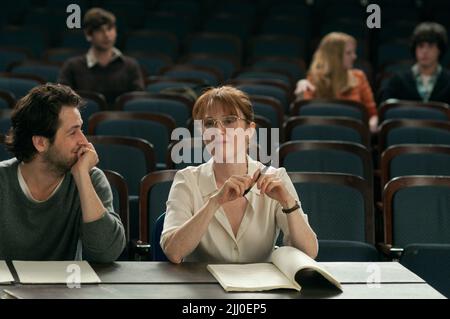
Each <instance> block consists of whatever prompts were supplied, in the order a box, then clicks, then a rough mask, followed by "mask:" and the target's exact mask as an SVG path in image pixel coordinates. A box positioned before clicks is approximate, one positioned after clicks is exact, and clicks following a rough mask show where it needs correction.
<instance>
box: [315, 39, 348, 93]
mask: <svg viewBox="0 0 450 319" xmlns="http://www.w3.org/2000/svg"><path fill="white" fill-rule="evenodd" d="M348 42H353V43H355V44H356V39H355V38H354V37H352V36H351V35H348V34H346V33H342V32H331V33H329V34H327V35H326V36H325V37H324V38H323V39H322V41H320V44H319V47H318V48H317V50H316V52H315V53H314V57H313V61H312V63H311V67H310V69H309V71H308V76H309V78H310V80H311V82H312V83H313V84H314V85H315V86H316V97H318V98H335V97H336V96H337V95H338V94H339V93H340V92H342V91H345V90H346V89H347V88H349V86H350V85H349V83H350V79H349V74H348V70H346V69H345V67H344V64H343V59H344V52H345V46H346V44H347V43H348Z"/></svg>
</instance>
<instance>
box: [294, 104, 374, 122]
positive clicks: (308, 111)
mask: <svg viewBox="0 0 450 319" xmlns="http://www.w3.org/2000/svg"><path fill="white" fill-rule="evenodd" d="M291 115H302V116H331V117H336V116H339V117H348V118H352V119H355V120H359V121H362V122H363V124H365V125H367V123H368V121H369V115H368V112H367V109H366V107H365V106H364V105H363V104H361V103H358V102H355V101H349V100H341V99H313V100H299V101H295V103H293V104H292V106H291Z"/></svg>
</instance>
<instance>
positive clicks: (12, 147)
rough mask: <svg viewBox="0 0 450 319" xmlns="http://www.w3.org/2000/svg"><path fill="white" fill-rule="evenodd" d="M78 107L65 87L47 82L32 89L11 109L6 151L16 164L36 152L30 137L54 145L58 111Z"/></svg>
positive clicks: (74, 96) (75, 96)
mask: <svg viewBox="0 0 450 319" xmlns="http://www.w3.org/2000/svg"><path fill="white" fill-rule="evenodd" d="M81 105H82V99H81V97H80V96H79V95H78V94H77V93H75V92H74V91H73V90H72V89H71V88H70V87H68V86H65V85H62V84H51V83H47V84H43V85H40V86H37V87H35V88H33V89H32V90H31V91H30V92H29V93H28V94H27V95H25V96H24V97H23V98H21V99H20V100H19V101H18V102H17V104H16V106H15V107H14V110H13V112H12V116H11V128H10V130H9V132H8V135H7V136H6V139H5V144H6V146H7V148H8V150H9V151H10V152H11V153H13V154H14V155H15V157H16V158H17V159H18V160H19V161H23V162H29V161H31V160H32V159H33V157H34V155H35V154H36V152H37V150H36V148H35V147H34V145H33V141H32V137H33V136H44V137H46V138H48V139H49V141H50V143H53V142H54V140H55V135H56V131H57V130H58V128H59V126H60V123H59V113H60V111H61V108H62V107H63V106H68V107H76V108H80V106H81Z"/></svg>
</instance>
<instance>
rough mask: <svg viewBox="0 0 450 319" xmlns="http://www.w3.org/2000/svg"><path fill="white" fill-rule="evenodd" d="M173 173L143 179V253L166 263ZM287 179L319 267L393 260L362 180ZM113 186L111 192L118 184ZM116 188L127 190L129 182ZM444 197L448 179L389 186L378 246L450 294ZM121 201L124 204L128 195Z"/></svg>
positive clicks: (332, 176)
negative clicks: (312, 234) (163, 240)
mask: <svg viewBox="0 0 450 319" xmlns="http://www.w3.org/2000/svg"><path fill="white" fill-rule="evenodd" d="M175 173H176V170H166V171H158V172H153V173H150V174H148V175H147V176H146V177H145V178H143V179H142V181H141V187H140V193H141V197H140V198H141V199H140V203H139V208H140V217H139V222H140V233H139V234H140V236H139V238H140V240H141V242H139V245H140V247H148V246H146V245H145V243H146V242H149V243H151V246H150V247H149V248H148V249H149V251H147V250H145V251H144V254H150V255H151V257H150V258H151V259H152V260H155V261H166V260H167V258H166V257H165V255H164V253H163V251H162V249H161V247H160V245H159V239H160V235H161V231H162V228H163V223H164V213H163V214H160V212H163V211H164V210H165V198H167V195H168V191H169V189H170V186H171V184H172V181H173V178H174V176H175ZM289 176H290V178H291V180H292V181H293V183H294V186H295V188H296V190H297V192H298V193H299V194H301V198H302V208H303V210H304V211H305V212H306V213H307V214H308V217H309V222H310V224H311V226H312V227H313V229H314V230H315V231H316V233H317V235H318V238H320V240H319V247H320V248H319V256H318V258H317V260H318V261H380V260H384V259H385V258H389V257H392V255H390V254H387V255H383V254H380V253H379V252H378V250H377V249H376V248H375V246H374V244H375V237H374V210H373V205H372V202H371V193H370V191H369V188H370V187H369V184H368V183H367V181H364V180H363V179H361V178H358V177H356V176H353V175H347V174H336V173H299V172H291V173H289ZM110 182H111V184H112V186H113V189H114V188H115V187H116V185H115V183H114V182H112V181H111V180H110ZM121 183H122V188H124V187H125V186H126V183H125V182H124V181H122V182H121ZM449 195H450V177H436V176H430V177H424V176H410V177H400V178H397V179H395V180H393V181H391V182H389V184H388V186H387V187H386V189H385V195H384V204H385V207H386V209H385V211H384V215H383V217H384V225H383V227H384V229H385V238H384V242H383V244H381V245H379V246H378V247H380V248H381V249H380V251H381V252H388V250H384V249H383V248H385V247H388V248H391V247H395V248H396V249H397V250H398V249H399V248H401V250H402V251H403V254H402V255H401V256H400V259H399V260H400V262H401V263H403V264H404V265H405V266H407V267H409V268H410V269H412V270H413V271H415V272H416V273H417V274H419V275H420V276H422V277H423V278H424V279H426V280H427V282H428V283H430V284H431V285H432V286H434V287H435V288H436V289H438V290H439V291H440V292H441V293H443V294H444V295H446V296H449V295H450V285H448V281H447V280H446V279H447V278H448V277H447V276H448V269H449V268H448V266H449V261H450V255H449V253H450V242H449V237H448V234H449V227H450V223H449V221H448V216H447V215H448V209H449V208H450V207H449V205H450V203H449V202H448V199H449V198H450V196H449ZM115 197H117V196H115ZM121 198H122V199H123V200H126V196H122V197H121ZM116 205H119V204H116ZM122 206H123V205H122ZM425 212H427V213H426V214H425ZM121 216H122V218H126V217H125V216H124V215H123V214H121ZM436 243H440V244H436ZM131 247H135V245H131ZM130 249H131V251H129V253H130V254H131V255H133V256H132V258H136V254H138V256H141V257H142V251H141V253H139V252H137V251H136V250H133V249H132V248H130Z"/></svg>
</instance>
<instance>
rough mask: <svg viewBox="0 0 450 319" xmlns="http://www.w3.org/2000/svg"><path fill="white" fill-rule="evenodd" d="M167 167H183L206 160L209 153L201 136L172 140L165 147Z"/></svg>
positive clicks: (208, 157) (209, 156)
mask: <svg viewBox="0 0 450 319" xmlns="http://www.w3.org/2000/svg"><path fill="white" fill-rule="evenodd" d="M166 158H167V164H166V165H167V168H169V169H183V168H185V167H187V166H197V165H200V164H202V163H205V162H207V161H208V160H209V159H210V158H211V155H210V154H209V153H208V151H207V150H206V148H205V147H204V144H203V141H202V139H201V138H184V139H181V140H179V141H176V142H172V143H170V145H169V148H168V149H167V157H166Z"/></svg>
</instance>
